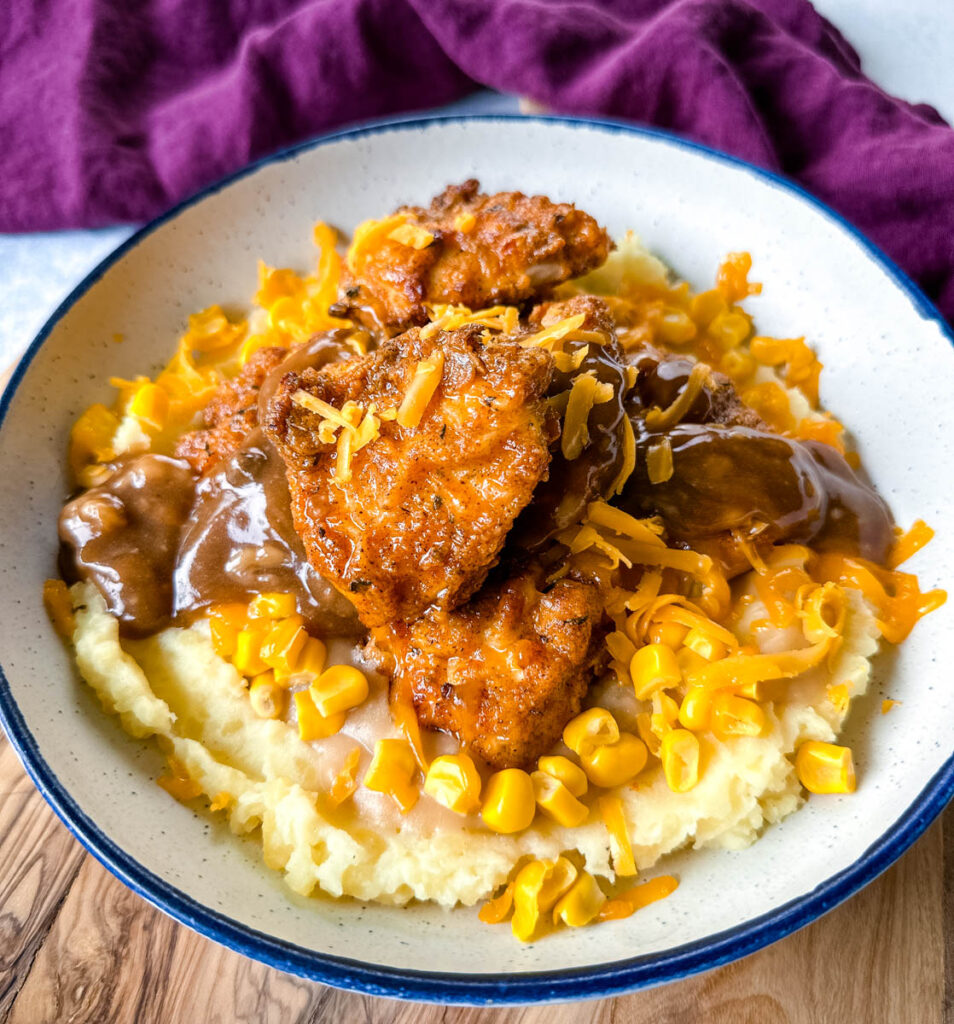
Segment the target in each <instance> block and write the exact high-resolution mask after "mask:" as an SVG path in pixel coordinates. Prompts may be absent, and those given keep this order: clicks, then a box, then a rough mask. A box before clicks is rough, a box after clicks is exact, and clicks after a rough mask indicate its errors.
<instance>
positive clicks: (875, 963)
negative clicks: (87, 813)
mask: <svg viewBox="0 0 954 1024" xmlns="http://www.w3.org/2000/svg"><path fill="white" fill-rule="evenodd" d="M952 844H954V808H950V809H948V811H947V812H946V815H945V817H944V819H943V820H942V821H941V822H938V823H936V824H935V825H934V826H933V827H932V828H931V829H930V831H929V832H928V833H927V834H926V835H925V836H924V837H923V838H922V839H921V840H920V841H919V842H918V843H917V844H916V845H915V846H914V848H913V849H912V850H911V851H909V853H908V854H907V855H906V856H905V857H904V858H902V860H901V861H900V862H899V863H898V864H897V865H895V866H894V867H893V868H892V869H891V870H890V871H888V872H887V873H886V874H885V875H884V876H882V877H881V878H880V879H878V881H876V882H875V883H874V884H872V885H870V886H868V887H867V888H866V889H865V890H863V891H862V892H861V893H859V894H858V895H857V896H856V897H855V898H854V899H852V900H850V901H849V902H848V903H847V904H845V905H844V906H841V907H839V908H838V909H836V910H834V911H833V912H832V913H830V914H829V915H827V916H826V917H825V918H823V919H822V920H820V921H816V922H815V923H814V924H812V925H810V926H809V927H808V928H805V929H803V930H802V931H800V932H798V933H796V934H795V935H792V936H789V937H788V938H787V939H784V940H782V941H781V942H779V943H776V944H775V945H774V946H770V947H769V948H768V949H765V950H762V951H761V952H759V953H755V954H753V955H752V956H750V957H748V958H746V959H745V960H742V961H740V962H738V963H735V964H731V965H729V966H728V967H724V968H722V969H720V970H718V971H714V972H711V973H709V974H705V975H702V976H700V977H696V978H691V979H689V980H687V981H683V982H679V983H677V984H674V985H668V986H665V987H663V988H659V989H653V990H650V991H648V992H641V993H637V994H636V995H632V996H625V997H622V998H619V999H611V1000H601V1001H597V1002H588V1003H575V1004H559V1005H556V1006H551V1007H515V1008H512V1009H505V1010H491V1009H467V1008H452V1007H425V1006H423V1005H421V1004H414V1003H399V1002H395V1001H392V1000H385V999H373V998H369V997H366V996H358V995H354V994H351V993H346V992H339V991H337V990H335V989H330V988H326V987H324V986H322V985H316V984H313V983H311V982H307V981H302V980H300V979H298V978H294V977H291V976H289V975H286V974H282V973H281V972H279V971H275V970H272V969H271V968H268V967H264V966H262V965H261V964H258V963H255V962H253V961H251V960H246V959H245V958H244V957H241V956H239V955H238V954H236V953H232V952H230V951H228V950H226V949H224V948H222V947H221V946H218V945H216V944H215V943H213V942H210V941H208V940H207V939H204V938H202V937H200V936H198V935H196V934H195V933H194V932H191V931H189V930H188V929H187V928H184V927H182V926H181V925H178V924H176V923H175V922H173V921H172V920H171V919H169V918H167V917H166V916H165V915H163V914H161V913H160V912H159V911H157V910H154V909H153V908H152V907H150V906H149V905H148V904H147V903H145V902H144V901H143V900H141V899H140V898H139V897H138V896H135V895H134V894H133V893H132V892H130V891H129V890H128V889H126V888H125V886H123V885H122V884H121V883H120V882H119V881H117V880H116V879H115V878H113V877H112V875H110V874H108V873H107V872H106V871H105V870H104V869H103V868H102V867H101V866H100V865H99V864H98V863H97V862H96V861H95V860H93V859H92V858H91V857H89V856H88V855H86V854H85V853H84V852H83V851H82V849H81V848H80V846H79V845H78V844H77V843H76V842H75V841H74V840H73V838H72V837H71V836H70V835H69V833H68V832H67V831H66V829H65V828H64V827H63V826H62V825H61V824H60V823H59V821H58V820H57V819H56V817H55V816H54V814H53V812H52V811H51V810H50V809H49V807H47V805H46V804H45V802H44V801H43V800H42V798H41V797H40V795H39V794H38V793H37V792H36V790H35V789H34V788H33V786H32V784H31V783H30V781H29V780H28V779H27V777H26V775H25V774H24V772H23V769H22V768H21V766H20V764H19V762H18V761H17V759H16V757H15V756H14V755H13V752H12V750H11V748H10V746H9V744H8V743H7V742H6V741H5V740H0V1021H2V1022H4V1024H41V1022H42V1024H47V1022H60V1021H64V1022H65V1021H69V1022H71V1024H87V1022H88V1024H104V1022H110V1024H126V1022H129V1024H180V1022H181V1024H232V1022H236V1024H271V1022H282V1024H339V1022H347V1024H350V1022H352V1021H355V1022H364V1024H491V1022H492V1024H650V1022H651V1024H697V1022H704V1024H845V1022H856V1021H863V1022H864V1024H948V1022H951V1021H954V1001H952V992H954V990H952V984H951V978H952V972H951V968H952V964H951V955H952V926H954V894H952V883H954V870H952V862H954V858H952V857H951V856H950V851H951V850H952V848H954V847H952ZM945 846H946V848H947V850H948V853H949V855H948V856H947V857H946V858H945V856H944V852H945ZM945 924H946V925H947V927H945ZM945 977H946V978H947V986H946V987H945Z"/></svg>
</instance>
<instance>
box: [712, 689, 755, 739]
mask: <svg viewBox="0 0 954 1024" xmlns="http://www.w3.org/2000/svg"><path fill="white" fill-rule="evenodd" d="M764 728H765V712H764V711H763V710H762V709H761V708H760V707H759V705H758V704H756V703H755V702H754V701H751V700H747V699H746V698H745V697H736V696H735V694H732V693H717V694H716V695H715V697H713V698H712V731H713V732H714V733H715V734H716V736H718V737H719V739H720V740H726V739H729V738H730V737H732V736H760V735H761V734H762V730H763V729H764Z"/></svg>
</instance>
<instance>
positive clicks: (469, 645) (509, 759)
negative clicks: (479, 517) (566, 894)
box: [370, 571, 603, 768]
mask: <svg viewBox="0 0 954 1024" xmlns="http://www.w3.org/2000/svg"><path fill="white" fill-rule="evenodd" d="M538 585H539V579H538V577H537V575H536V574H535V573H533V572H531V571H527V572H524V573H522V574H520V575H517V576H515V577H512V578H510V579H508V580H507V581H506V582H504V583H503V584H500V585H497V586H492V587H490V586H488V587H486V588H485V589H484V590H482V591H481V592H480V594H478V595H477V597H475V598H474V600H472V601H471V602H470V603H468V604H466V605H464V606H462V607H460V608H458V609H457V610H456V611H453V612H440V611H433V610H432V611H430V612H428V613H427V614H426V615H425V616H424V617H423V618H421V619H418V620H417V622H414V623H410V624H408V623H402V622H397V623H392V624H391V625H390V626H385V627H382V628H381V629H378V630H375V631H374V632H373V634H372V637H373V643H372V645H371V648H370V651H371V653H372V655H373V656H376V657H377V659H378V660H379V662H380V663H381V664H382V666H383V667H384V668H386V669H387V670H389V671H390V672H391V673H392V691H391V692H392V698H393V697H395V696H399V695H401V694H407V695H409V696H410V699H411V700H412V701H413V703H414V706H415V708H416V710H417V715H418V719H419V721H420V723H421V725H423V726H425V727H427V728H431V729H442V730H444V731H446V732H451V733H453V734H454V735H456V736H457V737H458V739H460V741H461V742H462V744H463V745H464V746H465V748H467V749H470V750H471V751H473V752H474V753H476V754H477V755H479V756H480V757H481V758H483V759H484V760H485V761H486V762H487V763H488V764H489V765H490V766H491V767H493V768H517V767H525V766H528V765H531V764H533V763H534V762H535V761H536V759H537V758H538V757H539V756H540V755H541V754H543V753H546V751H548V750H549V749H550V748H551V747H552V746H553V744H554V743H556V742H557V741H558V740H559V738H560V735H561V733H562V731H563V727H564V726H565V725H566V723H567V722H568V721H569V720H570V719H571V718H572V717H573V716H574V715H576V714H577V713H578V712H579V710H580V706H581V704H582V701H583V697H584V696H585V694H586V691H587V688H588V687H589V684H590V680H591V678H592V674H593V667H594V664H595V662H596V660H597V658H598V656H599V654H598V651H599V648H600V644H599V640H600V639H601V638H602V635H603V630H602V628H601V627H600V621H601V618H602V614H603V613H602V601H601V599H600V592H599V589H598V587H597V586H596V585H595V584H592V583H587V582H582V581H579V580H574V579H563V580H560V581H559V582H558V583H556V584H555V585H554V586H553V587H552V588H551V589H550V590H549V591H547V592H546V593H541V592H540V591H539V590H538Z"/></svg>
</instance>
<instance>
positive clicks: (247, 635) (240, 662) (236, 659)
mask: <svg viewBox="0 0 954 1024" xmlns="http://www.w3.org/2000/svg"><path fill="white" fill-rule="evenodd" d="M264 641H265V630H264V629H262V628H260V627H258V628H257V627H251V626H246V627H245V629H243V630H241V631H240V632H239V633H238V635H237V636H236V637H235V653H234V654H233V655H232V664H233V665H234V666H235V667H236V668H237V669H238V670H239V672H241V673H242V675H243V676H249V677H251V676H257V675H261V673H262V672H265V671H266V670H267V669H268V665H266V664H265V662H264V661H262V656H261V653H260V651H261V648H262V644H263V643H264Z"/></svg>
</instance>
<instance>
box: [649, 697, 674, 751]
mask: <svg viewBox="0 0 954 1024" xmlns="http://www.w3.org/2000/svg"><path fill="white" fill-rule="evenodd" d="M678 721H679V705H678V704H677V703H676V702H675V700H673V698H672V697H670V696H669V694H668V693H663V692H662V690H657V691H656V692H655V693H654V694H653V713H652V714H651V715H650V717H649V727H650V729H651V730H652V731H653V732H654V733H655V734H656V735H657V736H658V737H659V738H660V739H662V738H663V736H665V735H666V733H667V732H669V731H670V730H671V729H672V727H673V726H674V725H675V724H676V722H678Z"/></svg>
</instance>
